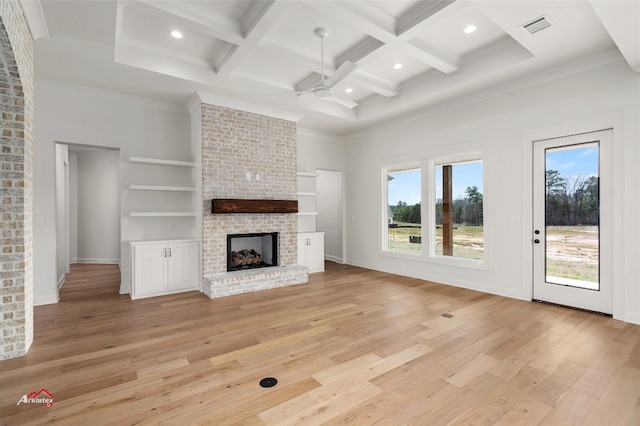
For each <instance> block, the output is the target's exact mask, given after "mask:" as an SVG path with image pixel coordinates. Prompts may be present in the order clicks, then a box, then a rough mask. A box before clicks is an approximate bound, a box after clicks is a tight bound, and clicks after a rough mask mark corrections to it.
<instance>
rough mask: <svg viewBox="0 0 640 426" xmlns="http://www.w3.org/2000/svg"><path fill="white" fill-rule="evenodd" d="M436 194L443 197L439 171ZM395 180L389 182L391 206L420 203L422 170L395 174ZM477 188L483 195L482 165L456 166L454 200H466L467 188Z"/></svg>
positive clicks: (454, 170) (454, 171)
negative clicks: (401, 203)
mask: <svg viewBox="0 0 640 426" xmlns="http://www.w3.org/2000/svg"><path fill="white" fill-rule="evenodd" d="M437 170H438V173H436V181H435V183H436V193H437V194H439V195H438V197H439V198H441V197H442V195H441V194H442V172H440V169H437ZM393 177H394V179H393V180H392V181H389V184H388V196H389V204H390V205H392V206H395V205H397V204H398V201H404V202H405V203H407V204H408V205H413V204H416V203H419V202H420V170H414V171H410V172H404V173H394V174H393ZM470 186H477V187H478V189H479V190H480V192H481V193H482V163H481V162H478V163H467V164H459V165H454V167H453V198H454V199H456V198H464V196H465V194H464V192H465V190H466V189H467V187H470Z"/></svg>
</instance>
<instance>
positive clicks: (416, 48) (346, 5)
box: [308, 1, 458, 74]
mask: <svg viewBox="0 0 640 426" xmlns="http://www.w3.org/2000/svg"><path fill="white" fill-rule="evenodd" d="M308 4H309V6H311V7H315V8H317V9H318V10H319V11H322V12H323V13H327V14H330V15H331V16H333V17H334V18H335V19H338V20H341V21H343V22H344V23H345V24H346V25H349V26H350V27H352V28H355V29H357V30H359V31H361V32H363V33H365V34H367V35H368V36H370V37H373V38H375V39H377V40H379V41H381V42H382V43H384V44H385V45H387V46H388V47H389V48H391V49H398V50H402V51H404V52H405V53H407V54H409V55H411V56H412V57H414V58H415V59H416V60H417V61H420V62H422V63H424V64H426V65H428V66H429V67H432V68H436V69H437V70H440V71H442V72H444V73H447V74H448V73H451V72H454V71H457V70H458V62H457V55H455V54H454V53H453V52H447V53H446V54H444V53H443V50H444V49H445V48H444V47H442V46H439V47H438V51H435V52H431V51H430V50H429V48H430V47H432V46H430V44H429V43H427V42H425V41H423V40H418V41H416V42H415V43H414V44H410V45H407V43H406V41H407V38H411V39H415V38H416V34H414V33H412V32H410V31H405V32H404V33H403V35H402V36H400V37H399V36H398V34H397V33H396V26H397V22H396V20H395V19H393V18H391V17H390V16H388V15H386V14H384V13H382V12H381V11H380V10H379V9H377V8H376V7H374V6H373V5H370V4H369V3H364V2H346V1H345V2H318V3H316V2H309V3H308ZM445 6H446V5H442V7H445ZM437 10H440V9H437ZM437 10H436V11H437ZM433 13H435V12H433ZM383 16H384V17H386V18H384V17H383ZM429 16H431V15H429ZM422 18H423V20H424V19H426V17H425V14H423V16H422ZM420 22H422V21H420ZM420 22H418V21H412V22H411V24H406V25H410V26H411V28H414V27H416V26H417V25H418V24H419V23H420ZM381 48H382V46H381V47H379V48H378V49H375V50H373V51H371V52H370V53H369V55H373V56H375V57H379V56H380V55H379V54H377V53H376V51H377V50H380V49H381ZM345 59H347V60H350V61H352V62H355V63H357V64H358V65H360V62H361V61H363V60H364V59H365V58H364V57H363V58H360V60H356V61H354V60H353V59H351V58H345Z"/></svg>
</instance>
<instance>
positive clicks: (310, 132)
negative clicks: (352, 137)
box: [296, 127, 345, 142]
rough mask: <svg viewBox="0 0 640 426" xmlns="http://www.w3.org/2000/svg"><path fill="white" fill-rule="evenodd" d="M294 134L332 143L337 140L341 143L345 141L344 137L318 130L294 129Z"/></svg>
mask: <svg viewBox="0 0 640 426" xmlns="http://www.w3.org/2000/svg"><path fill="white" fill-rule="evenodd" d="M296 133H297V134H298V135H301V136H309V137H312V138H318V139H330V140H332V141H335V140H338V141H341V142H344V141H345V137H344V136H341V135H336V134H334V133H327V132H321V131H319V130H311V129H305V128H302V127H298V128H297V129H296Z"/></svg>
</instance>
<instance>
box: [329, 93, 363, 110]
mask: <svg viewBox="0 0 640 426" xmlns="http://www.w3.org/2000/svg"><path fill="white" fill-rule="evenodd" d="M324 99H327V100H330V101H333V102H336V103H338V104H340V105H342V106H345V107H347V108H350V109H353V108H355V107H357V106H358V103H357V102H356V101H352V100H351V99H349V98H347V97H344V96H340V95H336V94H335V93H332V94H331V96H329V97H328V98H324Z"/></svg>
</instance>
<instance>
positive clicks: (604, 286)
mask: <svg viewBox="0 0 640 426" xmlns="http://www.w3.org/2000/svg"><path fill="white" fill-rule="evenodd" d="M533 145H534V146H533V208H534V212H533V226H534V227H533V230H532V238H531V239H532V241H533V257H534V258H533V298H534V299H535V300H541V301H546V302H551V303H557V304H561V305H566V306H572V307H577V308H582V309H588V310H592V311H596V312H602V313H608V314H610V313H612V310H613V292H612V288H613V283H612V279H611V277H612V263H613V259H612V256H611V252H612V247H613V241H612V225H613V224H612V192H613V186H612V167H611V164H612V163H611V154H612V131H611V130H604V131H599V132H593V133H586V134H581V135H574V136H567V137H562V138H554V139H548V140H542V141H536V142H534V144H533Z"/></svg>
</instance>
